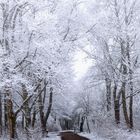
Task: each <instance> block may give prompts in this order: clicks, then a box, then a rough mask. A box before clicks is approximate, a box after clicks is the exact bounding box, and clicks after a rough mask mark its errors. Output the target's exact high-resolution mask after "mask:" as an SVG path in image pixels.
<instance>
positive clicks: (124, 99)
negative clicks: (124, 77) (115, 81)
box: [122, 83, 130, 128]
mask: <svg viewBox="0 0 140 140" xmlns="http://www.w3.org/2000/svg"><path fill="white" fill-rule="evenodd" d="M122 105H123V114H124V118H125V122H126V125H127V126H128V128H129V127H130V122H129V117H128V112H127V103H126V95H125V83H122Z"/></svg>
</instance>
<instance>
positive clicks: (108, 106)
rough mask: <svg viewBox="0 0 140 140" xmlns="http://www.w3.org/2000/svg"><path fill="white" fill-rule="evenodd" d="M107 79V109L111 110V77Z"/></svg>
mask: <svg viewBox="0 0 140 140" xmlns="http://www.w3.org/2000/svg"><path fill="white" fill-rule="evenodd" d="M105 81H106V101H107V111H110V110H111V80H110V79H109V78H106V79H105Z"/></svg>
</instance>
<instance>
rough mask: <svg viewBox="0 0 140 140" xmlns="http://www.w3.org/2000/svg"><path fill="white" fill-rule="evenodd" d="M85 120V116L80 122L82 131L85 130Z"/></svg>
mask: <svg viewBox="0 0 140 140" xmlns="http://www.w3.org/2000/svg"><path fill="white" fill-rule="evenodd" d="M84 122H85V116H82V117H81V122H80V132H83V131H84V128H83V127H84Z"/></svg>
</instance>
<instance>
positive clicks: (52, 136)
mask: <svg viewBox="0 0 140 140" xmlns="http://www.w3.org/2000/svg"><path fill="white" fill-rule="evenodd" d="M79 135H81V136H84V137H86V138H88V139H89V140H108V139H106V138H102V137H100V136H98V135H96V134H87V133H81V134H79ZM48 136H49V137H47V138H43V139H42V140H61V138H60V136H58V134H57V133H49V135H48Z"/></svg>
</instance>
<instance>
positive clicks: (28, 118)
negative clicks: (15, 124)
mask: <svg viewBox="0 0 140 140" xmlns="http://www.w3.org/2000/svg"><path fill="white" fill-rule="evenodd" d="M22 92H23V101H25V100H26V99H27V98H28V92H27V90H26V86H25V85H24V84H22ZM23 110H24V113H25V114H24V115H25V117H24V120H25V127H27V128H28V127H29V126H30V124H31V114H30V108H29V101H28V102H26V103H25V105H24V107H23Z"/></svg>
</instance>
